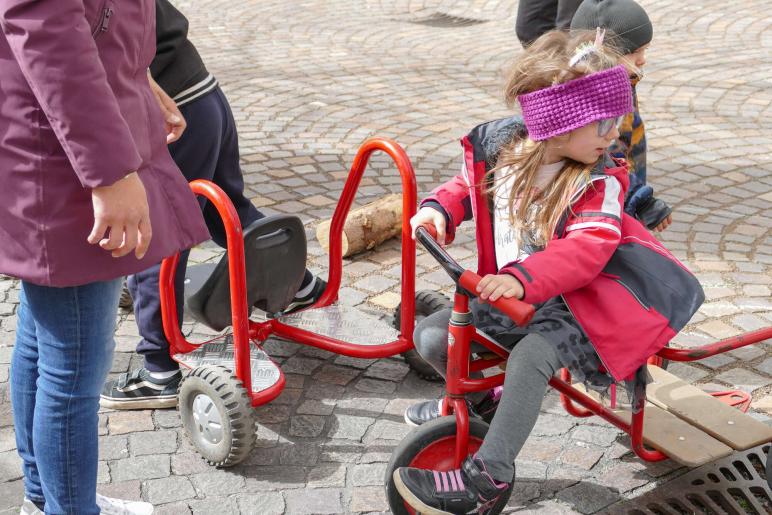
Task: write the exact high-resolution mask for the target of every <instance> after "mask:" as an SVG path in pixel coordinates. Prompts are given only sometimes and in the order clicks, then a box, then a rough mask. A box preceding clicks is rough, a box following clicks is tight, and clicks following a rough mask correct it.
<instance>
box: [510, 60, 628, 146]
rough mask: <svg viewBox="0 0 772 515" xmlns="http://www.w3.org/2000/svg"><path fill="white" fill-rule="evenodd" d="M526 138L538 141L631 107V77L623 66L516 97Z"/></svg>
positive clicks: (621, 113) (611, 115)
mask: <svg viewBox="0 0 772 515" xmlns="http://www.w3.org/2000/svg"><path fill="white" fill-rule="evenodd" d="M517 100H518V102H520V107H521V108H522V110H523V119H524V121H525V127H526V128H527V129H528V137H529V138H530V139H531V140H533V141H541V140H545V139H548V138H552V137H553V136H559V135H560V134H565V133H567V132H571V131H572V130H574V129H578V128H579V127H584V126H585V125H589V124H591V123H593V122H597V121H598V120H603V119H605V118H616V117H617V116H622V115H624V114H627V113H629V112H631V111H632V110H633V91H632V88H631V86H630V78H629V77H628V75H627V71H626V70H625V67H624V66H622V65H618V66H615V67H613V68H609V69H608V70H603V71H600V72H596V73H591V74H590V75H585V76H584V77H580V78H578V79H574V80H571V81H568V82H564V83H563V84H556V85H555V86H550V87H549V88H544V89H540V90H538V91H532V92H531V93H526V94H525V95H520V96H518V97H517Z"/></svg>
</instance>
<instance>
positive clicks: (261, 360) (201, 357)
mask: <svg viewBox="0 0 772 515" xmlns="http://www.w3.org/2000/svg"><path fill="white" fill-rule="evenodd" d="M250 347H251V349H250V358H251V360H250V361H251V363H250V364H251V367H250V368H251V370H252V393H258V392H262V391H263V390H267V389H268V388H270V387H272V386H273V385H275V384H276V383H278V382H279V379H280V377H281V372H280V371H279V367H278V366H277V365H276V363H274V362H273V361H271V358H270V357H269V356H268V354H266V353H265V351H263V349H261V348H259V347H258V346H257V345H255V344H254V343H252V344H251V345H250ZM235 356H236V352H235V349H234V346H233V335H231V334H229V335H227V336H226V337H225V340H223V341H213V342H209V343H206V344H204V345H202V346H201V347H199V348H198V349H196V350H194V351H193V352H189V353H187V354H175V355H174V360H175V361H177V362H178V363H179V364H180V365H182V366H184V367H187V368H190V369H193V368H196V367H200V366H204V365H220V366H223V367H225V368H228V369H230V370H235V366H236V365H235V362H234V359H235Z"/></svg>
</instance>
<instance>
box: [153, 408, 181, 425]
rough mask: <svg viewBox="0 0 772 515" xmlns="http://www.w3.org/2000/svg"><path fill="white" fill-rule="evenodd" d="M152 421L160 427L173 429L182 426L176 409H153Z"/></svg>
mask: <svg viewBox="0 0 772 515" xmlns="http://www.w3.org/2000/svg"><path fill="white" fill-rule="evenodd" d="M153 421H155V424H156V426H158V427H159V428H161V429H173V428H175V427H180V426H182V421H181V420H180V415H179V412H178V411H177V410H173V409H159V410H155V411H153Z"/></svg>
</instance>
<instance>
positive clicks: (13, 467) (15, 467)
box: [0, 451, 22, 483]
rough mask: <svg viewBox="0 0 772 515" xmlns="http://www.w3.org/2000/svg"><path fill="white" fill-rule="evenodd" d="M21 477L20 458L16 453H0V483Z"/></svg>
mask: <svg viewBox="0 0 772 515" xmlns="http://www.w3.org/2000/svg"><path fill="white" fill-rule="evenodd" d="M21 477H22V472H21V458H19V455H18V454H17V453H16V451H6V452H0V483H2V482H3V481H14V480H16V479H19V478H21Z"/></svg>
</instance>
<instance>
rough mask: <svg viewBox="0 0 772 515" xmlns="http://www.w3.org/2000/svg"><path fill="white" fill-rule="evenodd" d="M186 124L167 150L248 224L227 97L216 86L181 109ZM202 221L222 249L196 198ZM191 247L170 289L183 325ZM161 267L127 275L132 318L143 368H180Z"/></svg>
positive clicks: (209, 213)
mask: <svg viewBox="0 0 772 515" xmlns="http://www.w3.org/2000/svg"><path fill="white" fill-rule="evenodd" d="M180 111H181V112H182V115H183V116H184V117H185V120H186V121H187V123H188V126H187V129H186V130H185V132H184V133H183V134H182V137H181V138H180V139H179V140H177V141H176V142H174V143H172V144H171V145H169V152H170V153H171V155H172V158H174V161H175V162H176V163H177V166H179V168H180V170H182V173H183V174H184V175H185V178H186V179H188V181H192V180H194V179H207V180H210V181H212V182H214V183H215V184H217V185H218V186H219V187H220V188H222V189H223V191H225V193H226V195H228V198H230V200H231V202H233V205H234V207H235V208H236V212H237V213H238V215H239V220H240V221H241V225H242V226H243V227H246V226H247V225H249V224H251V223H252V222H254V221H255V220H258V219H259V218H263V214H262V213H260V212H259V211H258V210H257V208H255V206H253V205H252V203H251V202H250V201H249V199H248V198H246V197H245V196H244V178H243V176H242V172H241V167H240V166H239V142H238V134H237V133H236V122H235V121H234V119H233V114H232V113H231V109H230V106H229V105H228V100H227V99H226V98H225V95H224V94H223V92H222V91H221V90H220V88H215V89H214V90H212V92H210V93H207V94H206V95H204V96H202V97H201V98H199V99H197V100H195V101H193V102H191V103H190V104H186V105H184V106H182V107H181V108H180ZM199 201H200V203H201V206H202V209H203V212H204V220H205V221H206V225H207V227H208V228H209V234H210V235H211V236H212V239H213V240H214V241H215V242H216V243H217V244H218V245H220V246H221V247H225V244H226V241H225V228H224V226H223V223H222V219H221V218H220V215H219V214H218V213H217V209H216V208H215V207H214V206H213V205H211V204H210V203H209V202H207V201H206V199H204V198H199ZM188 254H189V251H185V252H181V253H180V261H179V265H178V266H177V275H176V280H175V283H174V287H175V288H174V289H175V293H176V296H177V316H178V318H179V320H180V323H182V309H183V291H184V280H185V268H186V266H187V262H188ZM160 270H161V265H160V264H159V265H156V266H154V267H152V268H149V269H147V270H145V271H143V272H140V273H138V274H135V275H132V276H130V277H129V281H128V283H129V291H130V292H131V296H132V298H133V299H134V316H135V317H136V320H137V327H138V329H139V334H140V336H141V340H140V342H139V344H138V345H137V352H138V353H139V354H142V355H143V356H144V358H145V368H147V369H148V370H150V371H152V372H166V371H171V370H176V369H177V368H178V365H177V362H175V361H174V360H173V359H171V357H170V356H169V342H168V341H167V340H166V336H165V335H164V331H163V324H162V322H161V300H160V297H159V291H158V282H159V272H160Z"/></svg>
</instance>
